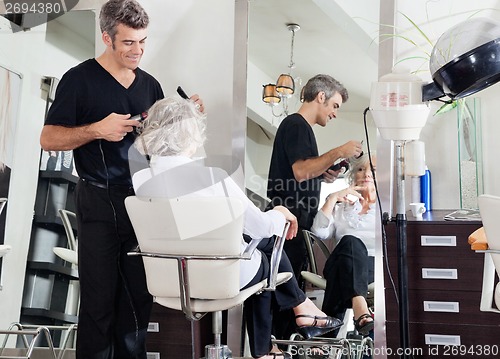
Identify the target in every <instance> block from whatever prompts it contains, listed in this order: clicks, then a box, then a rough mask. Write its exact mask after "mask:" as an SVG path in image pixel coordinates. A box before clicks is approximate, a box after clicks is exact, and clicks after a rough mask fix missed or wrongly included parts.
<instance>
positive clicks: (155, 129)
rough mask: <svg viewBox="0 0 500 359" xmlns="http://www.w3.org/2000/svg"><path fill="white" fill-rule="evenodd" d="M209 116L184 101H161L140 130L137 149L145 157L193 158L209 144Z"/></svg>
mask: <svg viewBox="0 0 500 359" xmlns="http://www.w3.org/2000/svg"><path fill="white" fill-rule="evenodd" d="M205 128H206V115H205V114H203V113H201V112H200V111H198V110H197V109H196V107H195V104H194V103H193V102H192V101H190V100H185V99H183V98H180V97H179V98H174V97H167V98H164V99H162V100H158V101H157V102H156V103H155V104H154V105H153V106H151V108H150V109H149V110H148V116H147V118H146V119H145V120H144V122H143V123H142V127H141V128H140V129H138V131H139V133H140V135H139V136H138V137H137V138H136V139H135V142H134V146H135V148H137V150H138V151H139V152H140V153H141V154H143V155H149V156H153V155H157V156H177V155H191V154H193V153H194V152H195V151H196V150H197V149H198V148H200V147H202V146H203V144H204V143H205V140H206V135H205Z"/></svg>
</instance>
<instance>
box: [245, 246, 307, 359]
mask: <svg viewBox="0 0 500 359" xmlns="http://www.w3.org/2000/svg"><path fill="white" fill-rule="evenodd" d="M273 244H274V237H272V238H264V239H263V240H262V241H261V242H260V243H259V246H258V247H257V248H258V249H259V250H260V251H261V252H262V253H263V255H262V264H261V266H260V270H259V272H258V273H257V274H256V275H255V277H254V278H253V279H252V281H251V282H250V283H249V284H247V285H246V286H245V288H247V287H250V286H252V285H254V284H256V283H258V282H260V281H261V280H263V279H265V278H268V277H269V262H270V259H271V254H272V249H273ZM278 271H279V272H280V273H282V272H292V266H291V264H290V261H289V260H288V257H287V255H286V253H284V252H283V254H282V256H281V261H280V263H279V266H278ZM305 300H306V295H305V294H304V292H303V291H302V290H301V289H300V288H299V285H298V283H297V280H296V279H295V278H294V277H292V278H291V279H290V280H289V281H288V282H286V283H283V284H281V285H279V286H277V287H276V291H274V292H262V293H261V294H258V295H252V296H251V297H250V298H248V299H247V300H246V301H245V303H244V306H243V314H244V316H245V321H246V324H247V330H248V338H249V344H250V352H251V353H252V356H253V357H254V358H256V357H260V356H263V355H266V354H267V353H269V351H270V350H271V347H272V343H271V334H272V321H273V315H274V314H275V313H277V312H280V311H283V310H290V309H292V308H294V307H296V306H298V305H299V304H301V303H303V302H304V301H305Z"/></svg>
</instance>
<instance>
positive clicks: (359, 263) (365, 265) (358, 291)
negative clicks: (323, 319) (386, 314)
mask: <svg viewBox="0 0 500 359" xmlns="http://www.w3.org/2000/svg"><path fill="white" fill-rule="evenodd" d="M323 276H324V278H325V279H326V289H325V297H324V299H323V308H322V310H323V311H324V312H325V313H326V314H327V315H330V316H335V317H338V318H343V316H344V312H345V310H346V309H347V308H351V307H352V298H353V297H355V296H359V295H362V296H364V297H365V298H366V295H367V292H368V284H369V283H371V282H373V280H374V257H368V252H367V250H366V246H365V245H364V243H363V242H362V241H361V240H360V239H359V238H358V237H355V236H351V235H347V236H344V237H342V239H341V240H340V242H339V243H338V244H337V246H336V247H335V249H334V250H333V252H332V254H331V255H330V257H329V258H328V259H327V261H326V263H325V268H324V269H323Z"/></svg>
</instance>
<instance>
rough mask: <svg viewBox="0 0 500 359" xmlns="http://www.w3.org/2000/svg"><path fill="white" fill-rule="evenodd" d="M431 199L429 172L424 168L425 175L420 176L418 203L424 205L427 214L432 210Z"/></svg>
mask: <svg viewBox="0 0 500 359" xmlns="http://www.w3.org/2000/svg"><path fill="white" fill-rule="evenodd" d="M431 199H432V195H431V171H429V169H428V168H427V166H426V167H425V174H424V175H423V176H420V202H422V203H424V204H425V209H426V211H427V212H429V211H430V210H431V209H432V202H431Z"/></svg>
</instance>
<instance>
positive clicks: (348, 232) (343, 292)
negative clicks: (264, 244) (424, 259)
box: [311, 154, 377, 335]
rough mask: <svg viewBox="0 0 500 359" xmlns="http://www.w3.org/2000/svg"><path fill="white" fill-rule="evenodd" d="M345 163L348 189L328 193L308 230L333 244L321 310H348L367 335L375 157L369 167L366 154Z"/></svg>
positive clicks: (369, 327)
mask: <svg viewBox="0 0 500 359" xmlns="http://www.w3.org/2000/svg"><path fill="white" fill-rule="evenodd" d="M349 162H350V167H351V168H350V169H349V171H348V172H347V181H348V183H349V185H350V187H348V188H346V189H343V190H341V191H338V192H334V193H331V194H330V195H328V197H327V198H326V200H325V204H324V205H323V207H322V208H321V210H320V211H318V213H317V215H316V217H315V218H314V222H313V225H312V227H311V231H312V232H313V233H314V234H315V235H316V236H317V237H318V238H320V239H323V240H325V239H329V238H334V239H335V242H336V245H335V249H334V250H333V252H332V254H331V255H330V257H329V258H328V259H327V261H326V263H325V267H324V270H323V275H324V277H325V279H326V289H325V297H324V300H323V307H322V309H323V311H324V312H325V313H327V314H328V315H332V316H335V317H341V318H342V317H343V316H344V312H345V310H346V308H352V309H353V311H354V324H355V327H356V329H357V330H358V332H359V333H361V334H363V335H368V334H369V332H370V331H371V330H372V329H373V327H374V322H373V317H372V315H371V314H370V312H369V310H368V305H367V303H366V295H367V292H368V284H369V283H371V282H373V280H374V262H375V261H374V256H375V202H376V200H377V197H376V190H375V184H374V180H373V177H374V176H373V174H374V173H375V165H376V157H375V156H374V155H373V154H372V164H373V169H372V168H371V165H370V161H369V157H368V155H367V154H364V155H362V156H361V157H359V158H353V159H351V160H350V161H349ZM372 170H373V172H372ZM351 195H352V196H355V197H352V196H351Z"/></svg>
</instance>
